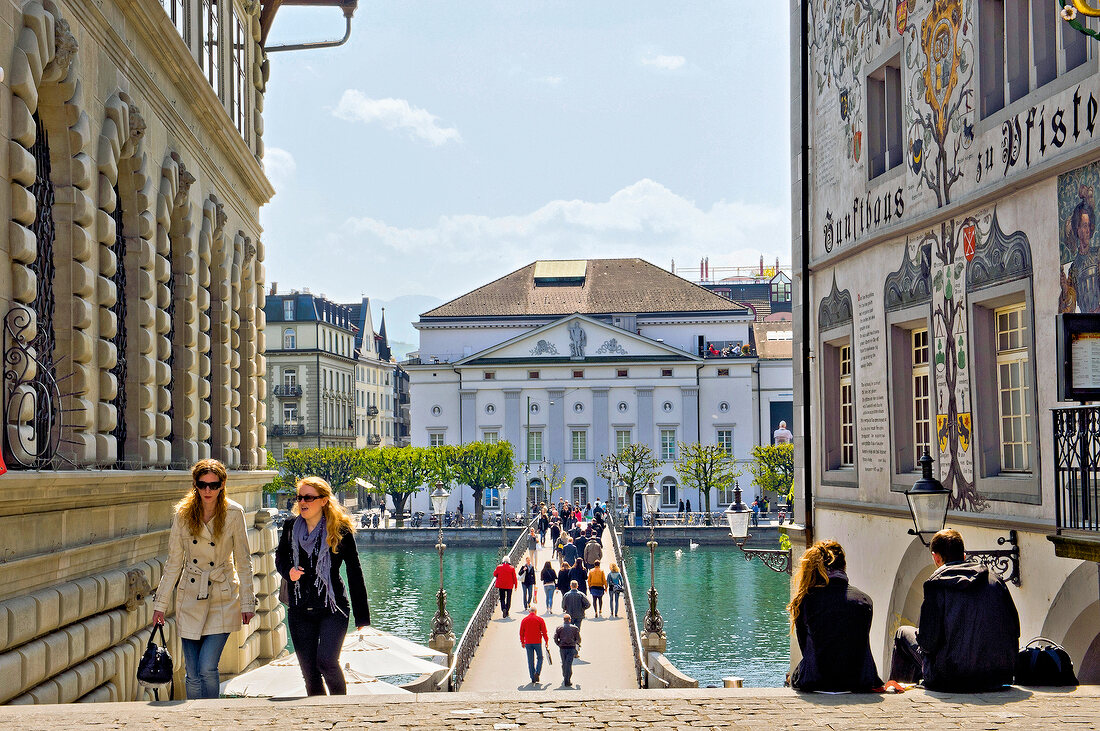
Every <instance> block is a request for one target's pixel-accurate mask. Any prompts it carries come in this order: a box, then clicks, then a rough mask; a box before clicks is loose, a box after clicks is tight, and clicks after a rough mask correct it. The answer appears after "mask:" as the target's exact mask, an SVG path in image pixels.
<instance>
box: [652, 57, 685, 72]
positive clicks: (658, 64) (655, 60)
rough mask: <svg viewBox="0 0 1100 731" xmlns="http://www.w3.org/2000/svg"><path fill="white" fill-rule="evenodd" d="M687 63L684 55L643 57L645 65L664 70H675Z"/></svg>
mask: <svg viewBox="0 0 1100 731" xmlns="http://www.w3.org/2000/svg"><path fill="white" fill-rule="evenodd" d="M685 63H687V59H686V58H684V57H683V56H648V57H646V58H643V59H642V65H643V66H652V67H654V68H658V69H662V70H664V71H675V70H676V69H678V68H680V67H682V66H683V65H684V64H685Z"/></svg>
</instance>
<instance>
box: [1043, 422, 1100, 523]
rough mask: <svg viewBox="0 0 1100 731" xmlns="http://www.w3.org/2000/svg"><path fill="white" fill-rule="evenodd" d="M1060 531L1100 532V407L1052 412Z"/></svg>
mask: <svg viewBox="0 0 1100 731" xmlns="http://www.w3.org/2000/svg"><path fill="white" fill-rule="evenodd" d="M1052 412H1053V414H1054V514H1055V521H1056V525H1057V527H1058V531H1059V532H1061V531H1062V530H1063V529H1066V530H1080V531H1098V532H1100V406H1070V407H1066V408H1058V409H1052Z"/></svg>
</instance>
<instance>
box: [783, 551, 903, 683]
mask: <svg viewBox="0 0 1100 731" xmlns="http://www.w3.org/2000/svg"><path fill="white" fill-rule="evenodd" d="M845 568H846V564H845V560H844V549H843V548H841V547H840V544H839V543H837V542H836V541H833V540H826V541H818V542H817V543H815V544H814V545H812V546H810V548H809V550H807V551H806V553H804V554H803V555H802V561H801V563H800V565H799V569H798V577H797V578H796V580H795V584H796V585H797V587H798V589H797V591H795V595H794V597H793V598H792V599H791V603H790V604H788V605H787V610H788V611H789V612H790V614H791V630H792V631H793V632H794V634H795V636H796V637H797V639H798V647H799V649H800V650H801V651H802V660H801V661H800V662H799V663H798V666H797V667H796V668H795V669H794V672H793V673H792V674H791V687H793V688H794V689H795V690H804V691H813V690H825V691H845V690H846V691H853V692H856V693H860V692H863V693H866V692H867V691H870V690H871V689H872V688H877V687H879V686H881V685H882V679H881V678H879V675H878V670H877V668H876V667H875V659H874V658H873V657H872V656H871V645H870V633H871V614H872V606H871V597H869V596H867V595H866V594H864V593H863V592H862V591H860V590H859V589H856V588H855V587H853V586H849V585H848V575H847V574H846V573H844V570H845Z"/></svg>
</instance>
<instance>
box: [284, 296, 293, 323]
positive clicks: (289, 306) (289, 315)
mask: <svg viewBox="0 0 1100 731" xmlns="http://www.w3.org/2000/svg"><path fill="white" fill-rule="evenodd" d="M283 319H284V320H293V319H294V300H292V299H285V300H283Z"/></svg>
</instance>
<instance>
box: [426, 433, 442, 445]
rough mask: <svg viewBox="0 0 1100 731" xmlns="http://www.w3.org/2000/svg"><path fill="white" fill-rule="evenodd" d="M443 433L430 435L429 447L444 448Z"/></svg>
mask: <svg viewBox="0 0 1100 731" xmlns="http://www.w3.org/2000/svg"><path fill="white" fill-rule="evenodd" d="M443 443H444V442H443V433H442V432H436V431H434V432H431V433H430V434H428V446H429V447H442V446H443Z"/></svg>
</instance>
